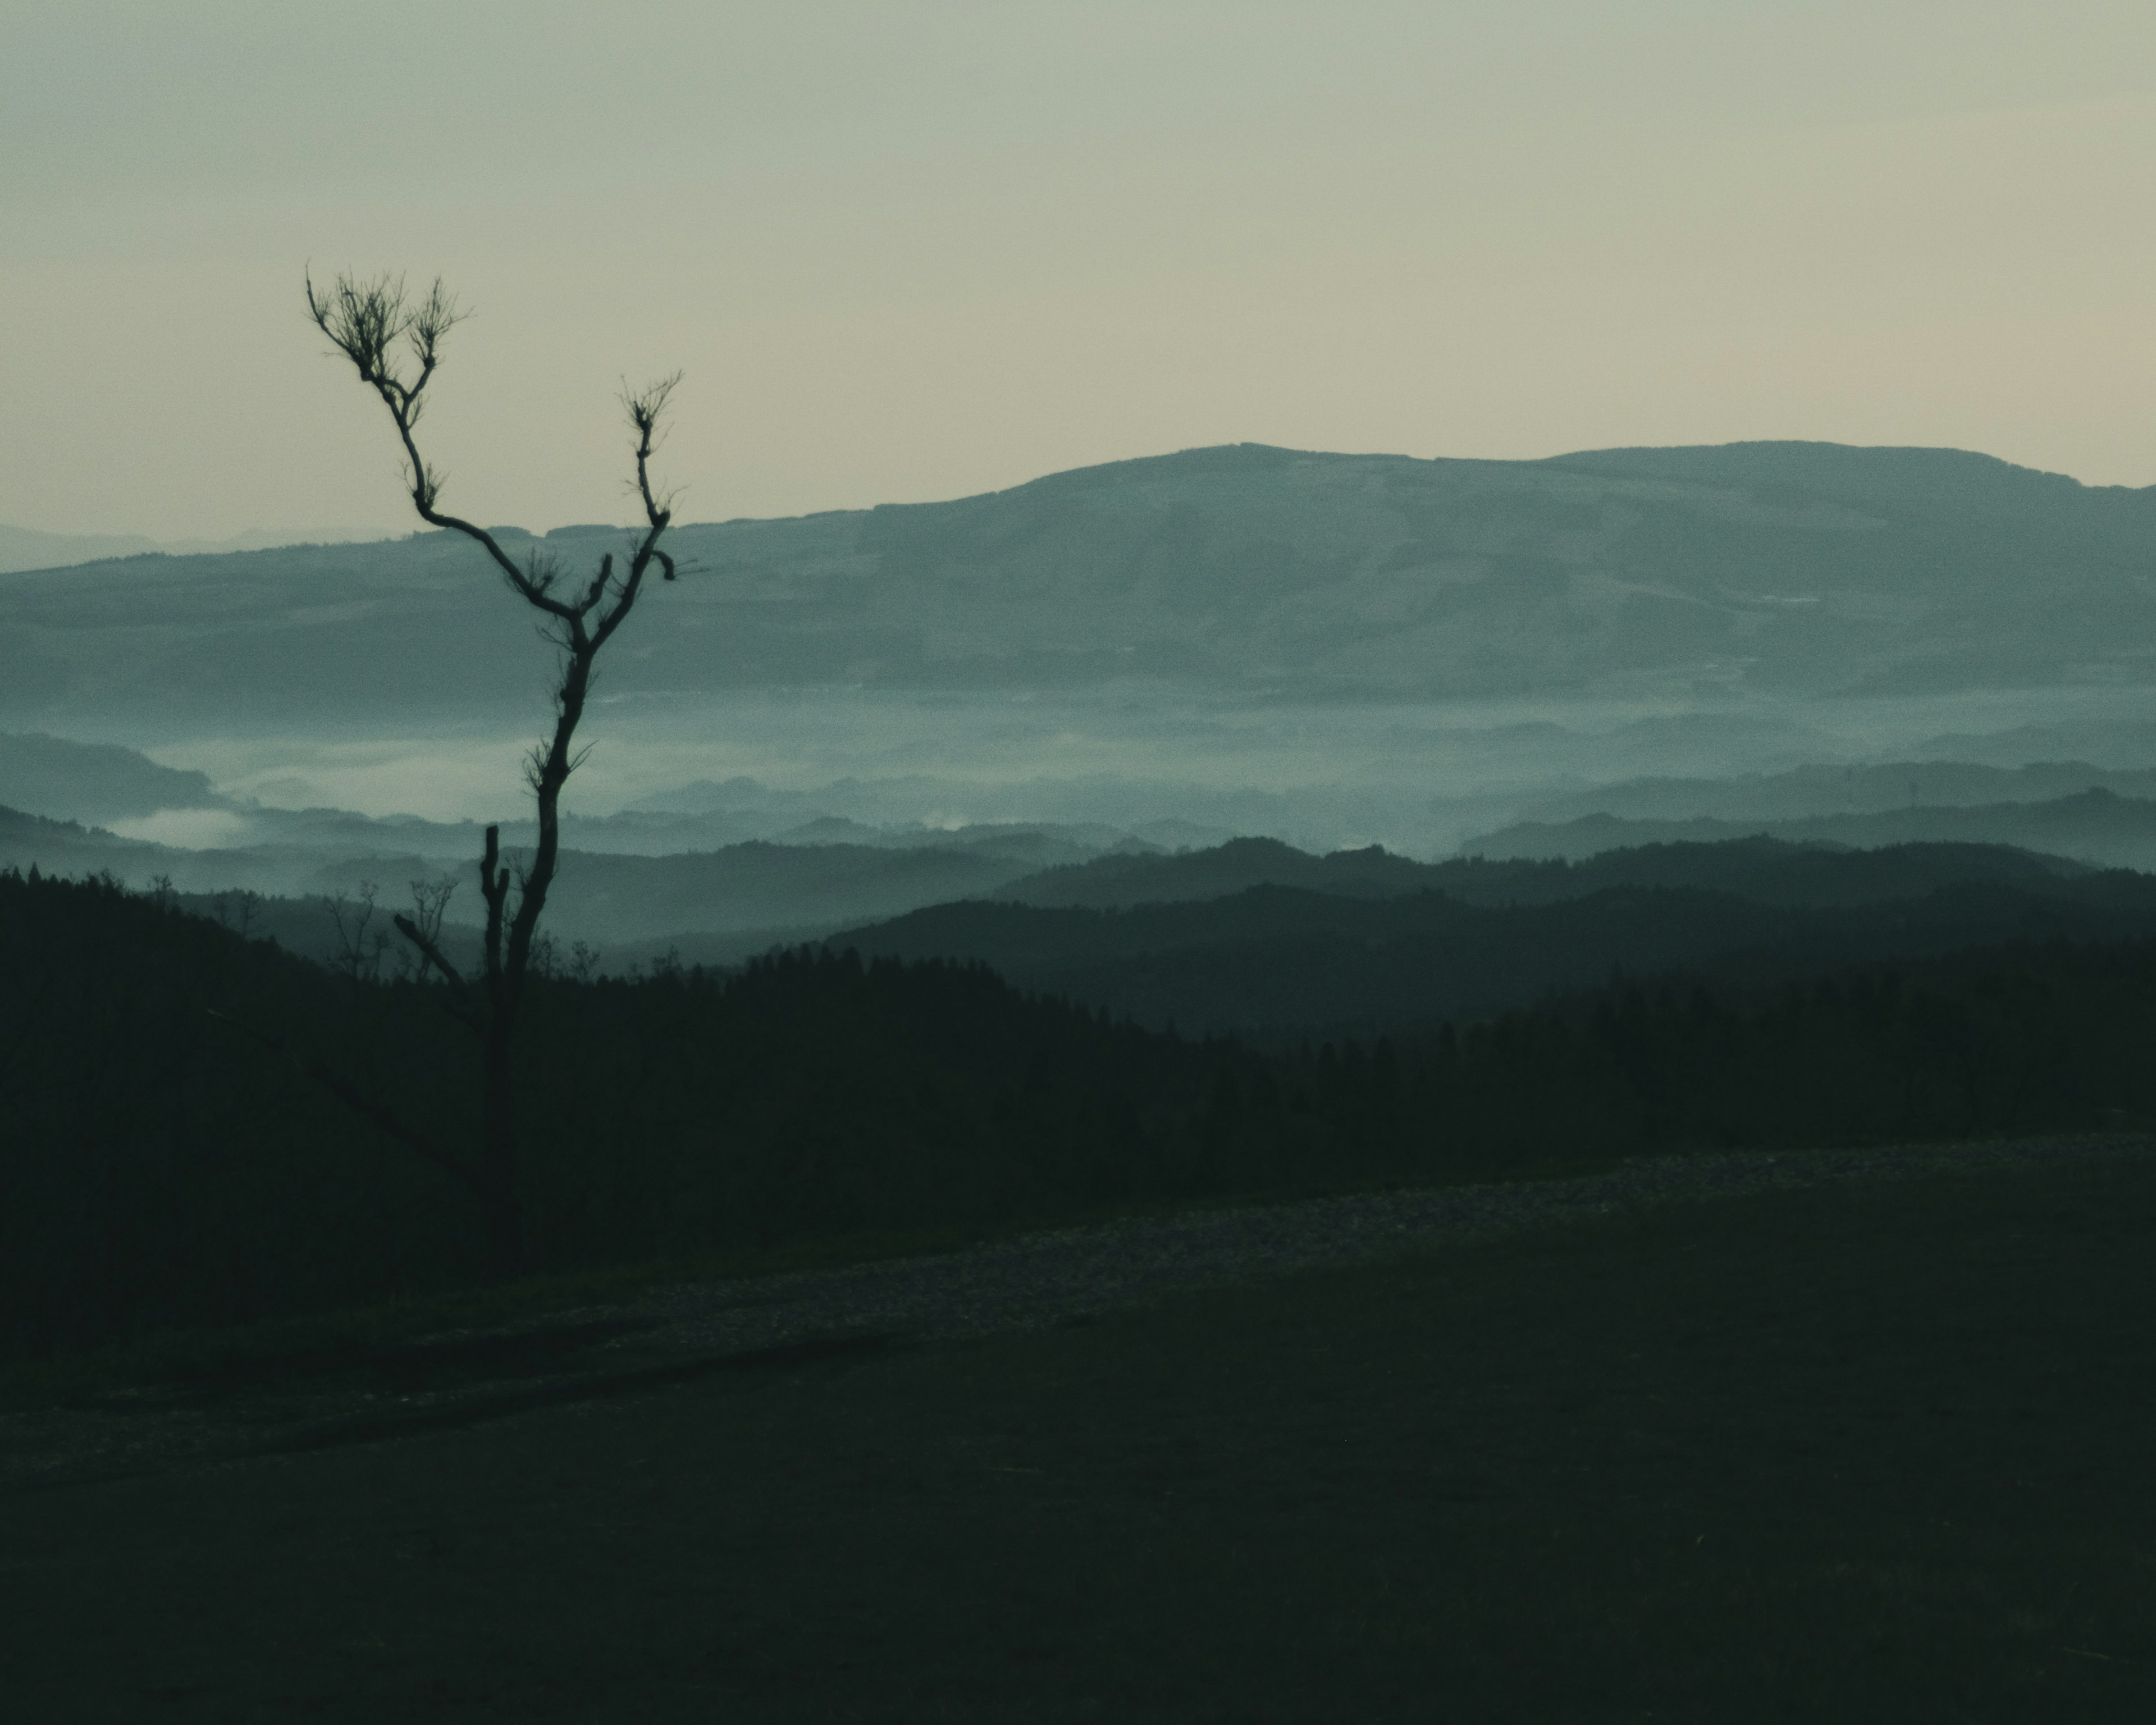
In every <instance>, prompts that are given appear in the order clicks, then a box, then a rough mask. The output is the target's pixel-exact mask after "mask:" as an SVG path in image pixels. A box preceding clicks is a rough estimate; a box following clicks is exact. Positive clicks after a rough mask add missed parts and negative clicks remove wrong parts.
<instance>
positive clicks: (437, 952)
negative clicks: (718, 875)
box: [307, 275, 680, 1274]
mask: <svg viewBox="0 0 2156 1725" xmlns="http://www.w3.org/2000/svg"><path fill="white" fill-rule="evenodd" d="M307 310H308V311H309V313H310V314H311V316H313V318H314V321H315V322H316V325H317V326H319V327H320V328H321V331H322V333H323V334H324V335H326V336H328V337H329V338H330V341H331V343H332V344H334V345H335V347H336V350H337V351H338V352H340V353H341V354H342V355H343V356H344V357H346V359H348V360H350V361H351V362H352V365H353V367H355V368H356V369H357V372H359V377H360V381H361V382H362V383H364V384H366V385H367V387H368V388H371V389H372V390H373V391H374V393H376V394H377V396H379V397H380V398H382V405H383V406H384V407H386V408H388V410H389V417H390V418H391V420H392V421H393V423H394V424H395V425H396V427H397V435H398V439H399V440H400V441H401V442H402V443H403V446H404V460H405V481H406V484H407V485H408V486H409V488H410V490H411V495H412V506H413V508H414V509H415V510H417V511H418V514H419V519H420V520H422V521H425V522H426V523H428V525H429V526H435V527H446V528H449V529H450V530H451V531H454V532H458V533H461V534H463V535H464V536H465V537H466V538H468V539H470V540H471V541H472V542H474V543H475V544H476V545H478V546H479V547H480V549H481V550H483V551H484V552H485V553H486V555H487V556H488V557H489V558H490V559H491V560H492V562H493V563H494V566H495V569H496V570H497V571H499V572H500V575H501V578H502V579H503V580H505V581H506V582H507V583H508V584H509V586H510V588H511V590H512V591H514V592H515V593H516V595H517V597H519V598H521V599H522V600H523V601H524V602H525V603H526V604H527V605H530V606H531V607H532V608H533V609H535V610H536V611H538V612H540V613H541V614H542V616H543V617H544V619H545V625H544V626H545V629H546V631H547V635H548V637H549V639H552V641H553V643H554V644H555V645H556V646H557V647H558V648H559V649H561V652H562V668H561V677H560V680H559V681H558V682H557V685H556V686H555V690H554V732H553V736H552V737H551V738H550V739H549V740H548V741H547V742H542V743H541V744H540V745H539V746H538V747H536V748H534V749H533V750H532V752H531V760H530V762H529V765H528V769H527V777H528V781H529V783H530V784H531V791H532V793H533V795H534V797H535V798H536V799H537V802H538V814H539V842H538V845H537V846H536V849H535V850H533V852H532V854H531V860H530V861H529V862H528V863H526V864H525V865H523V866H522V867H521V868H518V869H515V870H512V869H511V867H510V866H509V865H507V864H506V863H504V862H503V861H502V860H501V829H500V828H499V827H489V828H488V829H486V853H485V856H484V857H483V858H482V859H481V860H480V892H481V894H482V895H483V896H485V901H486V937H485V947H484V952H485V958H484V973H483V974H482V975H481V976H480V977H479V978H476V979H468V978H465V977H463V976H462V975H460V974H459V972H458V971H457V970H456V969H455V968H454V967H453V966H452V965H451V964H450V963H449V961H448V960H447V959H445V958H444V957H443V956H442V952H441V949H440V947H439V944H438V942H437V941H436V939H435V937H434V931H433V930H431V929H429V928H425V927H422V926H421V925H420V924H418V923H417V922H413V920H412V918H410V917H408V916H398V917H397V918H396V926H397V927H398V931H399V932H401V933H402V934H403V936H404V937H405V938H406V939H407V940H408V941H409V942H412V944H413V947H416V948H418V952H420V954H421V957H422V958H423V960H424V961H425V963H429V964H431V965H433V966H434V968H436V969H437V970H439V971H440V972H441V973H442V975H443V978H444V980H445V981H446V983H448V986H449V999H448V1004H449V1009H450V1010H451V1011H452V1012H453V1013H454V1014H456V1015H457V1016H458V1017H459V1019H462V1021H463V1022H464V1023H465V1024H467V1025H469V1026H470V1029H471V1030H472V1031H473V1033H474V1034H475V1035H476V1036H477V1037H478V1038H479V1041H480V1065H481V1070H482V1075H483V1076H482V1078H481V1088H482V1098H481V1110H480V1119H481V1127H480V1144H479V1147H478V1153H477V1155H476V1156H475V1157H472V1158H465V1157H456V1156H450V1155H447V1154H445V1153H443V1152H442V1151H441V1150H440V1149H439V1147H434V1146H432V1145H430V1144H426V1143H425V1141H424V1140H423V1139H421V1138H420V1137H419V1136H418V1134H416V1133H414V1132H411V1131H410V1130H409V1129H408V1128H407V1127H403V1125H402V1124H401V1123H396V1122H393V1118H392V1117H389V1116H388V1114H387V1111H385V1110H382V1109H381V1108H380V1107H379V1106H377V1105H375V1104H373V1103H372V1102H365V1103H364V1104H363V1105H362V1101H360V1100H356V1099H355V1096H345V1097H344V1100H345V1101H347V1102H348V1103H350V1104H351V1105H352V1106H356V1107H360V1108H361V1111H362V1112H364V1113H366V1114H367V1117H369V1118H370V1119H377V1123H382V1122H391V1123H389V1124H385V1126H384V1129H385V1130H388V1131H390V1132H391V1133H392V1135H393V1136H394V1137H399V1138H400V1139H402V1140H403V1141H404V1142H410V1143H414V1145H415V1147H419V1146H423V1152H422V1153H423V1154H426V1155H427V1156H429V1158H430V1159H432V1160H434V1161H435V1162H437V1163H440V1164H441V1165H443V1166H444V1167H445V1168H449V1170H450V1171H451V1172H452V1173H455V1174H457V1175H458V1176H459V1178H462V1179H463V1180H464V1181H465V1183H466V1184H467V1185H469V1186H470V1188H471V1189H472V1191H473V1193H474V1194H475V1196H476V1197H477V1199H478V1200H479V1206H480V1215H481V1218H482V1219H483V1221H484V1224H485V1229H486V1233H487V1240H488V1245H489V1247H490V1250H491V1253H492V1255H493V1260H494V1264H495V1269H496V1270H497V1271H500V1272H501V1273H503V1274H511V1273H514V1272H515V1271H516V1270H517V1269H519V1268H520V1267H521V1265H522V1262H523V1255H524V1243H523V1233H524V1230H523V1209H522V1204H521V1201H520V1199H519V1195H518V1190H517V1154H516V1079H515V1076H514V1073H513V1071H512V1069H511V1060H510V1055H511V1050H512V1048H513V1047H514V1045H515V1036H516V1018H517V1012H518V1009H519V1007H520V1006H521V1004H522V1002H523V999H524V993H525V988H526V983H527V982H528V981H529V979H530V978H531V970H532V957H533V950H532V942H533V937H535V935H536V933H537V932H538V927H539V917H540V914H541V913H542V911H544V910H545V909H546V907H547V891H548V889H549V888H550V887H552V885H553V884H554V873H555V870H556V868H557V865H558V862H559V860H560V855H561V845H562V833H561V799H562V786H563V785H564V784H566V783H567V782H568V778H569V775H570V774H571V773H573V772H575V771H576V769H577V767H578V766H579V765H580V764H581V763H582V762H583V752H581V751H578V750H577V749H576V748H575V747H574V740H575V737H576V732H577V721H579V720H581V719H582V718H583V716H584V701H585V698H586V697H587V696H588V694H589V693H590V691H591V681H592V663H593V660H595V659H597V658H598V652H599V649H600V648H602V647H603V646H605V645H606V644H607V642H608V640H609V639H611V638H612V637H613V633H614V631H615V630H616V629H619V628H620V627H621V625H622V623H623V620H624V619H626V618H627V617H628V615H629V612H630V610H631V609H632V608H634V606H635V603H636V601H637V596H638V595H639V593H641V592H642V591H643V588H644V577H645V575H646V574H647V573H649V571H650V570H651V568H652V567H654V565H656V566H657V567H658V568H659V570H660V572H661V573H662V574H663V575H664V577H665V578H666V579H667V580H669V581H671V580H673V579H674V577H675V565H674V560H673V558H672V557H669V556H668V555H667V553H666V552H663V551H661V550H660V548H659V541H660V536H661V535H662V534H664V533H665V531H666V528H667V525H668V523H669V522H670V521H672V520H673V511H672V502H673V500H672V498H671V496H662V495H660V494H658V493H656V492H654V490H652V486H651V456H652V453H653V451H654V449H655V448H656V447H657V444H658V440H659V433H660V419H661V418H662V417H663V416H664V415H665V411H666V404H667V401H668V399H669V398H670V397H671V395H672V394H673V393H674V388H675V384H677V383H678V382H680V373H679V372H675V374H674V375H673V376H672V377H665V378H661V379H660V380H659V381H658V382H654V383H653V384H651V385H650V386H649V388H645V389H644V390H643V391H642V392H640V393H630V392H628V391H624V393H623V397H622V406H623V407H624V409H626V411H627V413H628V415H629V429H631V430H632V431H633V432H634V434H635V439H634V445H633V447H634V454H635V462H636V480H635V488H636V494H637V496H638V499H639V501H640V502H641V503H642V505H643V508H644V526H643V527H642V528H641V529H639V530H638V532H637V536H636V540H635V543H634V547H632V548H631V549H630V551H629V555H628V559H627V562H626V563H625V564H624V565H623V566H621V567H616V563H615V559H614V558H613V556H611V555H608V556H606V557H602V558H601V559H600V560H599V566H598V570H597V571H596V572H594V573H593V575H592V576H591V577H590V578H589V579H588V580H582V581H569V580H566V579H565V578H564V575H565V572H564V571H563V569H562V567H561V566H560V564H559V563H558V562H557V561H555V560H554V559H553V558H552V557H549V556H548V555H547V553H545V552H540V551H534V552H531V555H530V556H529V557H528V558H527V559H526V562H524V563H522V564H521V565H520V564H519V563H518V562H516V560H515V559H514V558H512V557H511V556H510V555H509V554H508V552H506V551H504V550H503V549H502V548H501V546H500V543H499V542H497V541H496V540H495V536H493V535H492V534H491V533H490V532H488V531H486V530H485V528H484V527H480V526H474V525H473V524H472V523H471V522H470V521H465V520H464V519H463V518H462V517H460V516H454V515H449V514H447V513H445V512H444V511H443V510H442V509H441V508H439V502H440V500H441V493H442V476H441V475H440V473H439V471H438V470H436V469H435V468H434V467H433V466H431V465H429V463H428V462H427V460H426V459H425V458H424V457H423V456H422V455H421V454H420V453H419V445H418V442H417V440H416V438H415V436H414V428H415V427H417V426H418V423H419V418H420V413H421V412H422V410H423V408H424V406H425V401H426V392H427V386H428V385H429V383H431V382H433V381H434V373H435V372H436V371H437V370H439V368H440V366H441V347H442V340H443V337H444V336H446V335H448V333H449V331H450V330H451V329H453V328H454V326H456V325H458V324H459V323H461V322H462V321H464V319H465V316H466V314H465V312H463V311H460V310H459V308H458V306H457V305H456V302H455V301H454V300H452V299H451V298H450V297H449V295H447V294H446V293H444V291H443V290H442V284H441V283H440V282H439V280H437V281H436V282H435V283H434V286H433V287H431V288H430V289H429V290H428V291H427V294H426V295H425V296H424V297H423V298H409V297H408V296H407V295H406V293H405V290H404V283H403V278H401V277H396V276H389V275H382V276H377V277H376V278H375V279H374V280H372V281H361V280H357V279H356V278H355V277H353V276H352V275H340V276H338V277H337V279H336V281H335V282H333V283H332V284H331V285H330V286H329V287H328V289H326V290H323V291H319V292H318V291H317V290H316V287H315V283H314V278H313V277H312V276H311V275H310V276H309V277H308V278H307ZM332 1088H336V1086H332ZM342 1089H344V1090H349V1089H350V1086H342Z"/></svg>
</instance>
